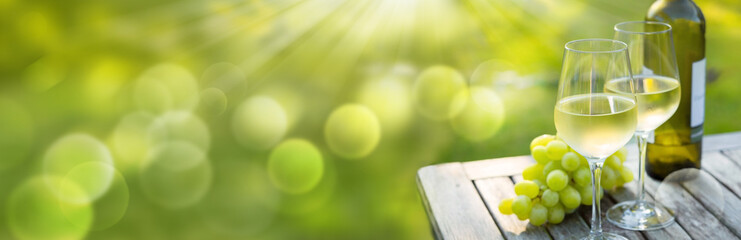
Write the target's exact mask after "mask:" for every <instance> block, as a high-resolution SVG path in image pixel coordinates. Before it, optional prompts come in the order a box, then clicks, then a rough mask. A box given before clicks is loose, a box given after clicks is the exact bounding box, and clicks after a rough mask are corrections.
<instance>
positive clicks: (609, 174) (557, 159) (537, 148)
mask: <svg viewBox="0 0 741 240" xmlns="http://www.w3.org/2000/svg"><path fill="white" fill-rule="evenodd" d="M530 152H531V153H532V156H533V158H534V159H535V161H536V162H537V163H536V164H533V165H532V166H530V167H528V168H526V169H525V170H523V171H522V178H523V179H524V180H523V181H521V182H518V183H517V184H515V193H516V194H517V197H514V198H508V199H504V200H502V202H500V203H499V211H500V212H501V213H502V214H506V215H509V214H515V215H517V218H518V219H520V220H523V221H524V220H526V219H530V224H533V225H536V226H537V225H542V224H544V223H546V222H549V223H552V224H557V223H560V222H561V221H563V219H564V215H565V214H567V213H572V212H574V211H576V209H577V208H578V207H579V206H580V205H581V204H584V205H592V179H591V174H590V168H589V163H588V162H587V159H586V158H584V157H583V156H581V155H580V154H579V153H576V152H575V151H574V150H573V149H571V148H570V147H569V146H568V145H566V143H564V142H563V141H561V140H560V139H557V138H556V136H553V135H548V134H544V135H541V136H538V137H536V138H535V139H533V141H532V142H531V143H530ZM626 153H627V150H626V149H625V148H624V147H623V148H621V149H620V150H618V151H617V152H615V153H614V154H613V155H611V156H610V157H608V158H607V159H606V160H605V163H604V165H603V167H602V169H601V172H600V173H601V174H600V175H601V178H600V180H601V184H600V185H601V186H602V188H603V189H608V190H609V189H612V188H614V187H617V186H622V185H623V184H625V183H627V182H630V181H633V172H632V171H631V170H630V169H628V168H627V167H626V166H623V162H625V156H626ZM602 196H603V191H600V194H599V197H600V199H602Z"/></svg>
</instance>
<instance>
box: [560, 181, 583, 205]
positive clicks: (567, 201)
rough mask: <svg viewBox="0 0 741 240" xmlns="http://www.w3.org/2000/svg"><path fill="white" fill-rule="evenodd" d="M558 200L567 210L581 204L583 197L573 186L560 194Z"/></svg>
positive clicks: (567, 187)
mask: <svg viewBox="0 0 741 240" xmlns="http://www.w3.org/2000/svg"><path fill="white" fill-rule="evenodd" d="M558 198H559V199H560V200H561V203H563V206H564V207H566V208H576V207H578V206H579V204H580V203H581V195H579V191H577V190H576V189H574V187H572V186H566V188H564V189H563V190H561V191H560V192H558Z"/></svg>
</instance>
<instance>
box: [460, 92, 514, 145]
mask: <svg viewBox="0 0 741 240" xmlns="http://www.w3.org/2000/svg"><path fill="white" fill-rule="evenodd" d="M451 111H452V113H451V116H454V117H452V118H451V119H450V125H451V126H452V127H453V130H454V131H455V132H456V133H457V134H458V135H460V136H462V137H464V138H466V139H467V140H469V141H472V142H479V141H483V140H486V139H488V138H491V137H492V136H493V135H494V134H495V133H496V132H497V131H499V129H500V128H501V127H502V124H503V123H504V117H505V114H504V104H503V103H502V100H501V99H500V98H499V96H497V94H496V93H495V92H494V91H492V90H490V89H488V88H484V87H472V88H470V89H468V90H462V91H461V92H459V93H458V94H457V95H456V97H455V99H454V100H453V107H452V109H451Z"/></svg>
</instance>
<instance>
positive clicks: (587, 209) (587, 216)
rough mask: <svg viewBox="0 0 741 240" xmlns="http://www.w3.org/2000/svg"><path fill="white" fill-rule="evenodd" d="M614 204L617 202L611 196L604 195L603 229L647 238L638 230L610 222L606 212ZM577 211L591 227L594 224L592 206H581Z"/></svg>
mask: <svg viewBox="0 0 741 240" xmlns="http://www.w3.org/2000/svg"><path fill="white" fill-rule="evenodd" d="M612 205H615V203H614V202H613V201H612V200H611V199H610V198H609V197H603V198H602V201H600V209H602V211H601V213H602V231H603V232H608V233H614V234H619V235H621V236H623V237H626V238H628V239H646V238H645V237H643V235H641V233H640V232H638V231H629V230H625V229H622V228H619V227H617V226H615V225H613V224H611V223H610V222H608V221H607V218H606V217H605V213H606V212H607V209H610V207H612ZM576 213H578V214H579V216H581V217H582V219H584V221H585V222H587V223H588V225H589V226H590V227H591V226H592V206H581V207H579V209H578V210H577V211H576Z"/></svg>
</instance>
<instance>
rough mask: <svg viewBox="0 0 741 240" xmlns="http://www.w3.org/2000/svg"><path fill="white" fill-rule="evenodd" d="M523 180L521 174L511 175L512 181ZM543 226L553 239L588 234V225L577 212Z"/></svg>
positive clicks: (571, 237)
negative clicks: (556, 222)
mask: <svg viewBox="0 0 741 240" xmlns="http://www.w3.org/2000/svg"><path fill="white" fill-rule="evenodd" d="M523 180H524V179H522V175H515V176H512V181H513V182H514V183H518V182H520V181H523ZM545 227H546V229H548V232H549V233H550V234H551V237H553V239H573V238H575V237H581V236H586V235H588V234H589V226H587V223H586V222H584V220H583V219H582V218H581V217H579V216H578V214H567V215H566V217H564V221H563V222H561V223H559V224H547V225H546V226H545Z"/></svg>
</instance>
